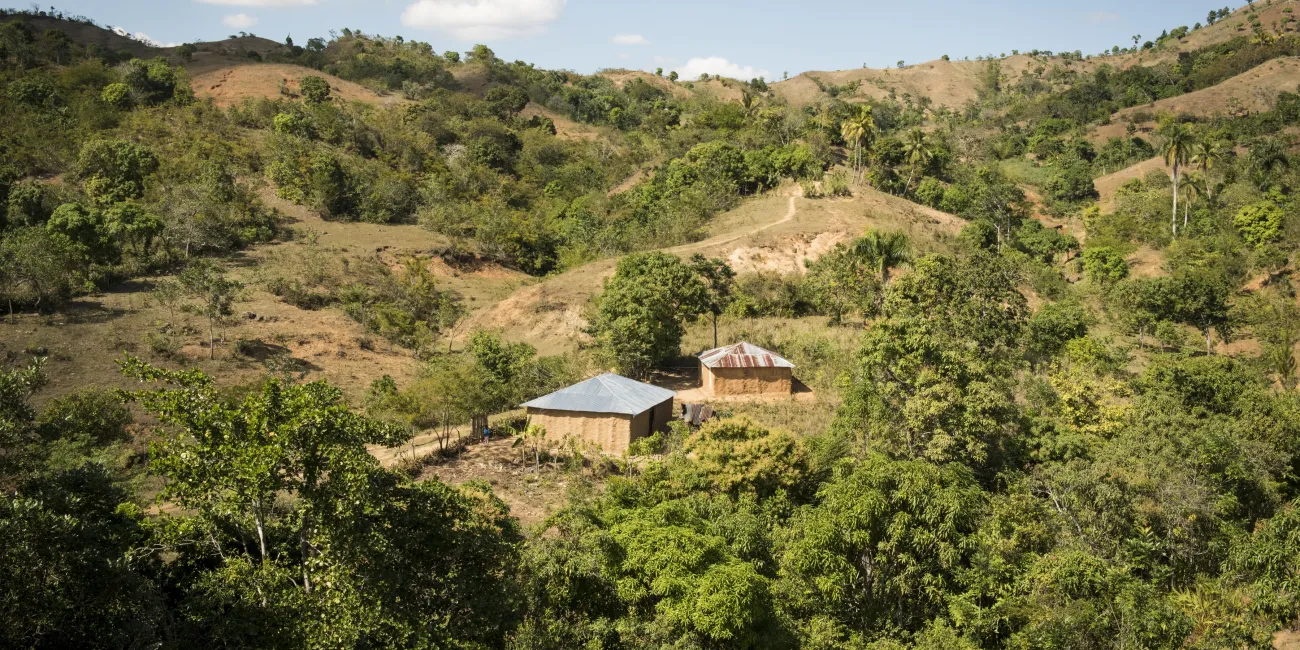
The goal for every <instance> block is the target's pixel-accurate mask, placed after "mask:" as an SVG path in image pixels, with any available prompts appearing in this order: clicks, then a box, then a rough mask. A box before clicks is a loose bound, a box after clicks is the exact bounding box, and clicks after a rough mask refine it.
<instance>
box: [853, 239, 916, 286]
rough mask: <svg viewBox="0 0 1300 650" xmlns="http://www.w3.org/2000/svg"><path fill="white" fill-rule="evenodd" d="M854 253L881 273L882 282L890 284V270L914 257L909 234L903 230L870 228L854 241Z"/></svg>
mask: <svg viewBox="0 0 1300 650" xmlns="http://www.w3.org/2000/svg"><path fill="white" fill-rule="evenodd" d="M851 251H852V253H853V255H854V256H855V257H857V258H859V259H861V260H863V261H865V262H866V263H867V264H869V265H870V266H871V268H872V270H873V271H875V272H876V273H878V274H879V275H880V283H881V284H889V270H890V269H892V268H894V267H896V266H898V265H899V264H903V263H904V262H907V261H908V260H910V259H911V258H912V248H911V245H910V244H909V243H908V241H907V235H905V234H903V233H901V232H880V231H878V230H869V231H867V233H866V234H864V235H862V236H861V237H859V238H858V239H857V240H856V241H854V242H853V246H852V248H851Z"/></svg>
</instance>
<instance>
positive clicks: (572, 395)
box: [521, 373, 676, 454]
mask: <svg viewBox="0 0 1300 650" xmlns="http://www.w3.org/2000/svg"><path fill="white" fill-rule="evenodd" d="M675 395H676V394H675V393H674V392H673V391H671V390H668V389H666V388H660V387H658V386H651V385H650V384H645V383H642V382H639V381H636V380H633V379H628V378H627V377H623V376H620V375H615V374H613V373H607V374H604V375H600V376H599V377H592V378H591V379H588V380H587V381H584V382H580V383H577V384H574V385H572V386H569V387H568V388H562V389H560V390H557V391H555V392H554V393H551V394H550V395H544V396H542V397H539V398H537V399H535V400H533V401H531V402H526V403H524V404H522V405H521V406H522V407H523V408H525V409H527V411H528V420H529V422H530V423H532V424H539V425H541V426H543V427H546V437H547V438H550V439H556V440H561V439H565V438H575V439H577V440H579V441H581V442H585V443H591V444H594V445H596V446H598V447H600V448H601V449H602V450H604V451H605V452H606V453H609V454H621V453H623V452H624V451H626V450H627V448H628V446H629V445H631V444H632V441H633V440H636V439H638V438H642V437H645V436H648V435H650V434H651V433H654V432H655V431H666V430H667V429H668V423H669V422H670V421H671V420H672V418H673V397H674V396H675Z"/></svg>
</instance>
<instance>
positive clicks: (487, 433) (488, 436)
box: [483, 427, 492, 442]
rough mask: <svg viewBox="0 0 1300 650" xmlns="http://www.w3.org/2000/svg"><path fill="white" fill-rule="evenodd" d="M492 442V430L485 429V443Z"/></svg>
mask: <svg viewBox="0 0 1300 650" xmlns="http://www.w3.org/2000/svg"><path fill="white" fill-rule="evenodd" d="M491 441H492V429H491V428H490V427H483V442H491Z"/></svg>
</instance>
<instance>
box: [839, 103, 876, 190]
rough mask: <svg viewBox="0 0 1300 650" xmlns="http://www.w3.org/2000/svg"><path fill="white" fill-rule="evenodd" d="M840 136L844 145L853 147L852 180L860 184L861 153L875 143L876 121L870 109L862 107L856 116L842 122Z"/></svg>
mask: <svg viewBox="0 0 1300 650" xmlns="http://www.w3.org/2000/svg"><path fill="white" fill-rule="evenodd" d="M840 135H841V136H842V137H843V138H844V143H845V144H852V145H853V180H854V182H862V156H863V153H864V152H865V151H869V150H870V149H871V145H872V144H874V143H875V141H876V121H875V119H874V118H873V117H872V113H871V107H870V106H864V107H862V109H861V110H859V111H858V114H857V115H854V116H852V117H849V118H848V119H846V120H844V122H842V123H841V124H840Z"/></svg>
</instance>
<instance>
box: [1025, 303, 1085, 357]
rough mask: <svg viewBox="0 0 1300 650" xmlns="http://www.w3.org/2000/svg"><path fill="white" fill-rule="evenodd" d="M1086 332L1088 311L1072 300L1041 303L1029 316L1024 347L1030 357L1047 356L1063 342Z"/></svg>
mask: <svg viewBox="0 0 1300 650" xmlns="http://www.w3.org/2000/svg"><path fill="white" fill-rule="evenodd" d="M1087 334H1088V314H1087V312H1085V311H1084V310H1083V308H1082V307H1080V306H1078V305H1075V304H1072V303H1055V304H1048V305H1043V307H1042V308H1040V309H1039V310H1038V311H1037V312H1034V315H1033V316H1032V317H1030V319H1029V325H1028V327H1027V328H1026V332H1025V337H1026V339H1027V340H1026V349H1027V351H1028V352H1029V355H1030V356H1031V358H1036V359H1039V360H1042V359H1046V358H1048V357H1051V356H1053V355H1055V354H1056V353H1057V352H1060V351H1061V349H1062V348H1064V347H1065V344H1066V343H1067V342H1069V341H1072V340H1074V339H1077V338H1080V337H1083V336H1086V335H1087Z"/></svg>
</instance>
